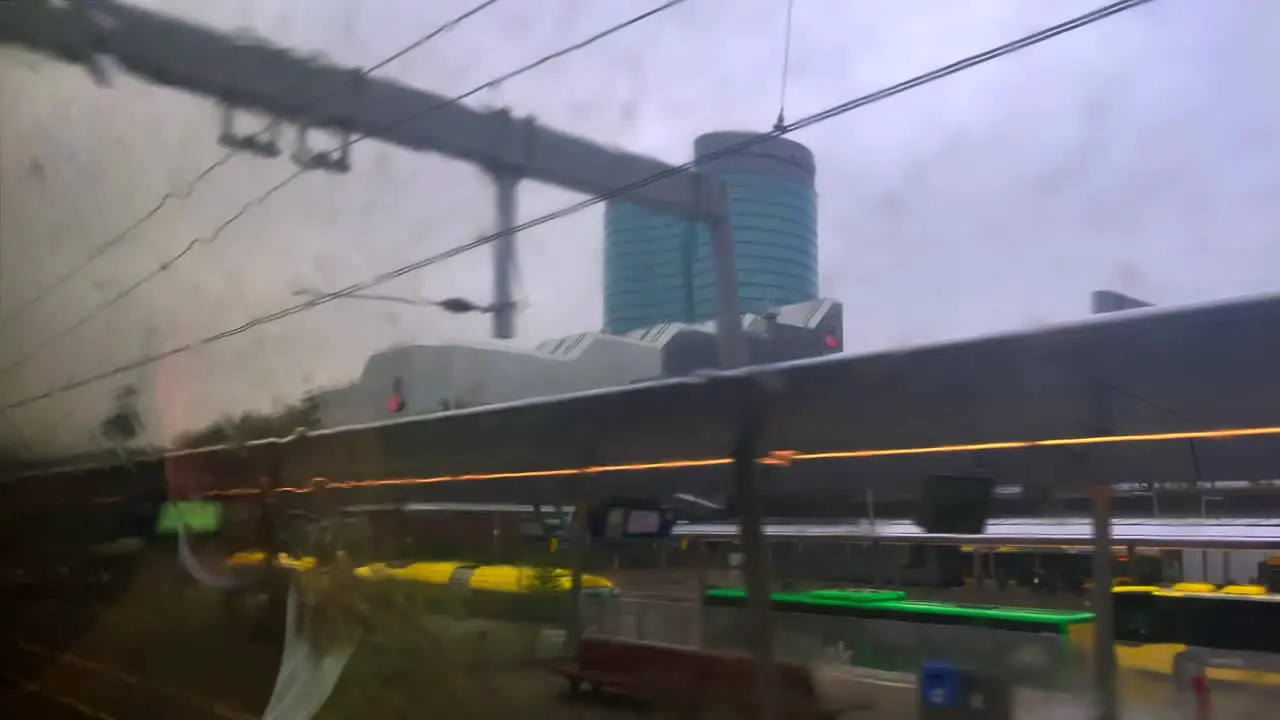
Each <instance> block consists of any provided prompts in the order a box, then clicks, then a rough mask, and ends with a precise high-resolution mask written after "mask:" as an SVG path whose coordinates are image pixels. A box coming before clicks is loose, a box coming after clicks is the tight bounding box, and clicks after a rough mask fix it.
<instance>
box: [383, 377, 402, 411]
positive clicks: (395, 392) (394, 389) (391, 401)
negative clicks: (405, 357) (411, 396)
mask: <svg viewBox="0 0 1280 720" xmlns="http://www.w3.org/2000/svg"><path fill="white" fill-rule="evenodd" d="M401 410H404V380H401V379H400V378H399V377H397V378H395V379H393V380H392V381H391V397H389V398H387V411H388V412H391V413H398V412H400V411H401Z"/></svg>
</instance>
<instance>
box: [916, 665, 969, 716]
mask: <svg viewBox="0 0 1280 720" xmlns="http://www.w3.org/2000/svg"><path fill="white" fill-rule="evenodd" d="M960 678H961V672H960V669H959V668H957V667H956V666H954V665H950V664H948V663H941V662H931V663H925V664H924V665H921V666H920V677H919V682H918V687H919V689H920V707H921V708H930V709H939V710H952V709H955V708H957V707H959V706H960V704H961V694H962V693H961V686H960Z"/></svg>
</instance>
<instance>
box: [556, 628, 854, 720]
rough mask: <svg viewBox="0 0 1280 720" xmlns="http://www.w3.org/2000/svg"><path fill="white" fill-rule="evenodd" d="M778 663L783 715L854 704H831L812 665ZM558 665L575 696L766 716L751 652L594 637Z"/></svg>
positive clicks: (812, 719) (809, 715) (802, 715)
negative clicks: (602, 694) (599, 694)
mask: <svg viewBox="0 0 1280 720" xmlns="http://www.w3.org/2000/svg"><path fill="white" fill-rule="evenodd" d="M776 668H777V676H778V698H779V717H780V718H785V719H787V720H791V719H793V718H794V719H795V720H801V719H804V720H821V719H828V718H836V717H838V716H839V715H840V714H841V713H842V712H845V711H847V710H850V709H853V708H850V707H843V708H838V707H830V706H827V705H825V704H824V703H823V701H822V699H821V698H819V697H818V693H817V690H816V688H815V686H814V683H813V678H812V677H811V675H810V673H809V671H808V669H807V668H805V667H802V666H800V665H796V664H793V663H777V664H776ZM554 669H555V672H556V673H557V674H559V675H560V676H561V677H563V678H565V679H566V680H568V682H569V691H570V693H572V694H575V695H577V694H579V693H580V692H581V691H582V690H583V689H586V690H589V691H608V692H615V693H618V694H622V695H627V696H631V697H636V698H640V699H643V700H646V701H650V702H654V703H656V704H659V705H664V706H668V707H672V708H676V709H678V710H680V711H681V712H682V713H683V714H685V715H686V716H687V717H701V716H703V715H704V714H707V713H712V712H714V711H717V710H720V711H725V712H724V714H725V715H728V716H730V717H742V718H755V717H759V716H760V712H759V708H758V707H757V704H756V693H755V688H756V686H757V682H756V668H755V661H754V660H753V659H752V658H751V657H749V656H745V655H740V654H730V653H720V652H714V651H710V650H698V649H694V648H683V647H676V646H673V645H659V644H656V643H645V642H635V641H629V640H614V639H609V638H590V637H589V638H584V639H583V640H582V642H581V643H580V645H579V648H578V653H577V655H576V656H575V657H573V658H570V659H568V660H565V661H562V662H560V663H557V664H556V665H555V667H554ZM717 716H719V715H718V713H717Z"/></svg>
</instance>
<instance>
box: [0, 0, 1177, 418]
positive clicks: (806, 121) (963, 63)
mask: <svg viewBox="0 0 1280 720" xmlns="http://www.w3.org/2000/svg"><path fill="white" fill-rule="evenodd" d="M1151 2H1154V0H1120V1H1119V2H1114V3H1111V4H1109V5H1106V6H1103V7H1101V8H1098V9H1096V10H1093V11H1091V12H1088V13H1084V14H1083V15H1080V16H1078V17H1075V18H1073V19H1071V20H1067V21H1065V22H1062V23H1059V24H1057V25H1053V26H1051V27H1048V28H1045V29H1043V30H1040V31H1038V32H1035V33H1031V34H1030V35H1026V36H1024V37H1021V38H1019V39H1017V40H1013V41H1011V42H1008V43H1005V44H1003V45H1000V46H998V47H995V48H992V49H990V50H987V51H985V52H982V53H978V54H976V55H971V56H969V57H966V58H964V59H962V60H958V61H956V62H953V63H951V64H949V65H944V66H943V67H940V68H937V69H935V70H932V71H930V72H927V73H924V74H923V75H917V76H915V77H913V78H910V79H908V80H904V81H902V82H899V83H897V84H894V85H891V86H889V87H886V88H882V89H880V90H877V91H875V92H873V93H870V94H868V95H863V96H861V97H858V98H854V99H852V100H848V101H846V102H843V103H840V104H838V105H833V106H831V107H829V108H827V109H825V110H822V111H819V112H817V113H814V114H812V115H809V116H806V117H804V118H801V119H799V120H797V121H795V122H792V123H788V124H787V125H785V126H783V127H780V128H775V129H774V130H772V131H770V132H767V133H763V134H761V135H758V136H755V137H752V138H750V139H748V140H745V141H743V142H739V143H736V144H734V145H730V146H728V147H725V148H723V149H721V150H719V151H717V152H715V153H710V154H708V155H705V156H702V157H699V158H696V159H695V160H693V161H691V162H687V163H684V164H682V165H677V166H674V167H671V168H668V169H666V170H664V171H662V172H659V173H655V174H653V175H650V176H648V177H646V178H642V179H640V180H637V181H636V182H633V183H630V184H628V185H625V186H622V187H620V188H616V189H614V190H611V191H609V192H607V193H602V194H599V195H595V196H593V197H590V198H587V199H585V200H582V201H580V202H577V203H574V204H573V205H569V206H566V207H564V208H561V209H559V210H556V211H553V212H550V213H548V214H546V215H542V216H539V217H537V218H534V219H532V220H529V221H526V222H524V223H522V224H520V225H517V226H516V227H514V228H511V229H510V230H506V231H501V232H496V233H493V234H490V235H485V236H483V237H480V238H477V239H475V240H473V241H471V242H468V243H465V244H463V245H458V246H455V247H452V248H450V249H448V250H445V251H443V252H440V253H436V254H435V255H431V256H429V257H426V258H422V259H421V260H418V261H416V262H413V263H410V264H408V265H403V266H401V267H398V268H395V269H393V270H388V271H386V272H384V273H381V274H379V275H376V276H374V277H373V278H370V279H369V280H365V281H363V282H360V283H355V284H353V285H348V286H347V287H344V288H341V289H339V290H335V291H333V292H330V293H327V294H324V295H319V296H316V297H313V298H310V299H308V300H306V301H303V302H300V303H297V304H295V305H291V306H289V307H286V308H283V309H281V310H277V311H275V312H272V313H269V314H266V315H261V316H258V317H256V318H254V319H252V320H249V321H247V322H245V323H243V324H241V325H239V326H237V327H234V328H230V329H228V330H224V331H222V332H220V333H217V334H215V335H209V336H206V337H204V338H201V339H199V340H195V341H192V342H189V343H184V344H182V345H178V346H175V347H173V348H170V349H168V350H165V351H163V352H160V353H156V354H153V355H149V356H146V357H143V358H140V359H138V360H134V361H132V362H130V363H127V364H124V365H120V366H118V367H114V368H112V369H110V370H104V371H101V372H98V373H94V374H91V375H86V376H84V377H81V378H78V379H75V380H71V381H68V382H66V383H63V384H61V385H58V386H56V387H54V388H51V389H48V390H44V391H42V392H39V393H36V394H33V395H28V396H26V397H24V398H21V399H19V400H16V401H14V402H11V403H8V404H6V405H4V406H3V407H0V412H7V411H10V410H13V409H17V408H20V407H23V406H26V405H30V404H32V403H35V402H39V401H41V400H45V399H47V398H50V397H54V396H56V395H58V394H61V393H64V392H67V391H70V390H75V389H78V388H81V387H85V386H87V385H92V384H94V383H97V382H100V381H102V380H106V379H109V378H112V377H115V376H117V375H121V374H123V373H126V372H130V371H132V370H136V369H138V368H142V367H146V366H148V365H153V364H155V363H158V362H161V361H164V360H167V359H169V358H172V357H175V356H178V355H183V354H185V353H188V352H191V351H193V350H197V349H200V348H203V347H205V346H208V345H212V344H215V343H218V342H221V341H223V340H226V339H228V338H231V337H235V336H237V335H241V334H243V333H246V332H249V331H251V330H254V329H256V328H259V327H262V326H264V325H269V324H271V323H274V322H277V321H280V320H283V319H285V318H289V317H292V316H294V315H297V314H299V313H303V312H307V311H309V310H311V309H314V308H316V307H319V306H321V305H324V304H327V303H330V302H332V301H334V300H338V299H340V298H343V297H346V296H348V295H351V294H353V293H358V292H362V291H366V290H369V289H372V288H375V287H378V286H380V285H384V284H386V283H388V282H391V281H392V280H396V279H398V278H401V277H403V276H405V275H408V274H410V273H413V272H416V271H418V270H421V269H423V268H426V267H430V266H432V265H435V264H437V263H440V262H443V261H445V260H449V259H452V258H454V257H457V256H459V255H462V254H464V253H467V252H470V251H472V250H475V249H477V248H480V247H484V246H485V245H488V244H490V243H492V242H494V241H496V240H498V239H499V238H502V237H505V236H507V235H512V234H516V233H520V232H524V231H526V230H530V229H532V228H535V227H538V226H540V225H545V224H547V223H550V222H554V221H556V220H559V219H561V218H564V217H567V216H569V215H572V214H574V213H577V212H579V211H581V210H584V209H586V208H589V207H593V206H595V205H598V204H600V203H603V202H607V201H608V200H612V199H614V198H617V197H620V196H624V195H626V194H627V193H629V192H631V191H633V190H636V189H639V188H642V187H645V186H647V185H650V184H652V183H655V182H658V181H660V180H663V179H665V178H668V177H671V176H673V175H677V174H680V173H684V172H688V171H691V170H693V169H694V168H695V166H696V165H697V164H699V163H703V162H707V161H709V160H715V159H719V158H721V157H725V156H728V155H732V154H735V153H738V152H742V151H743V150H746V149H748V148H750V147H753V146H755V145H757V144H759V143H761V142H765V141H767V140H769V139H771V138H776V137H782V136H785V135H789V134H791V133H793V132H796V131H797V130H800V129H803V128H807V127H810V126H813V125H816V124H818V123H821V122H825V121H827V120H830V119H832V118H835V117H838V116H840V115H843V114H845V113H847V112H851V111H853V110H857V109H859V108H861V107H864V106H866V105H870V104H872V103H875V102H879V101H881V100H885V99H887V98H890V97H893V96H895V95H899V94H901V93H904V92H906V91H908V90H912V89H915V88H917V87H920V86H922V85H926V84H928V83H931V82H934V81H936V80H941V79H943V78H946V77H949V76H951V75H955V74H956V73H959V72H963V71H964V70H968V69H970V68H973V67H976V66H978V65H982V64H985V63H987V62H990V61H992V60H995V59H998V58H1001V57H1004V56H1005V55H1009V54H1011V53H1015V52H1017V51H1019V50H1024V49H1026V48H1029V47H1032V46H1034V45H1038V44H1040V43H1042V42H1045V41H1047V40H1051V39H1053V38H1056V37H1058V36H1060V35H1064V34H1066V33H1069V32H1072V31H1074V30H1078V29H1080V28H1083V27H1086V26H1088V25H1092V24H1093V23H1096V22H1099V21H1101V20H1105V19H1107V18H1109V17H1111V16H1113V15H1117V14H1119V13H1122V12H1124V11H1127V10H1132V9H1134V8H1137V7H1139V6H1142V5H1146V4H1148V3H1151Z"/></svg>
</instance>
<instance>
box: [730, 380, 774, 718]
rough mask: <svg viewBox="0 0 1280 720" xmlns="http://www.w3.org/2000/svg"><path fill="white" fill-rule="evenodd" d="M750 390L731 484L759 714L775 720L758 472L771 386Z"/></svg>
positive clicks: (771, 634) (770, 619) (754, 384)
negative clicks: (743, 574)
mask: <svg viewBox="0 0 1280 720" xmlns="http://www.w3.org/2000/svg"><path fill="white" fill-rule="evenodd" d="M742 392H743V393H744V394H745V395H746V396H747V397H746V398H744V400H745V402H742V403H741V404H739V405H738V407H739V408H740V410H739V412H741V413H742V417H741V418H740V419H739V423H740V424H739V429H738V438H737V441H736V444H735V447H734V449H733V487H734V491H735V495H736V496H737V508H738V517H739V522H740V523H741V539H740V541H739V542H740V543H741V545H742V554H743V555H744V556H745V564H746V585H747V625H748V627H747V633H748V640H749V642H750V646H751V651H752V655H753V656H754V657H755V677H756V693H757V698H756V700H757V704H758V707H759V708H760V715H759V717H761V718H764V719H765V720H775V718H777V717H778V710H779V707H778V686H777V675H776V673H775V672H774V670H775V668H774V657H773V644H774V639H775V638H774V630H773V613H772V607H771V602H770V596H771V595H772V592H771V590H770V588H769V569H768V567H767V559H768V554H767V551H766V549H765V544H764V533H763V531H762V525H763V523H764V519H763V515H764V512H763V507H762V503H761V500H760V472H761V469H762V468H763V465H761V464H760V462H759V461H758V458H759V456H760V452H761V447H760V439H761V434H762V431H763V429H764V420H765V418H764V414H765V412H766V402H765V398H764V397H763V396H764V394H765V393H766V392H767V390H766V389H765V388H762V387H760V385H759V384H758V383H757V379H756V378H750V379H748V382H747V383H746V384H744V386H743V387H742Z"/></svg>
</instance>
